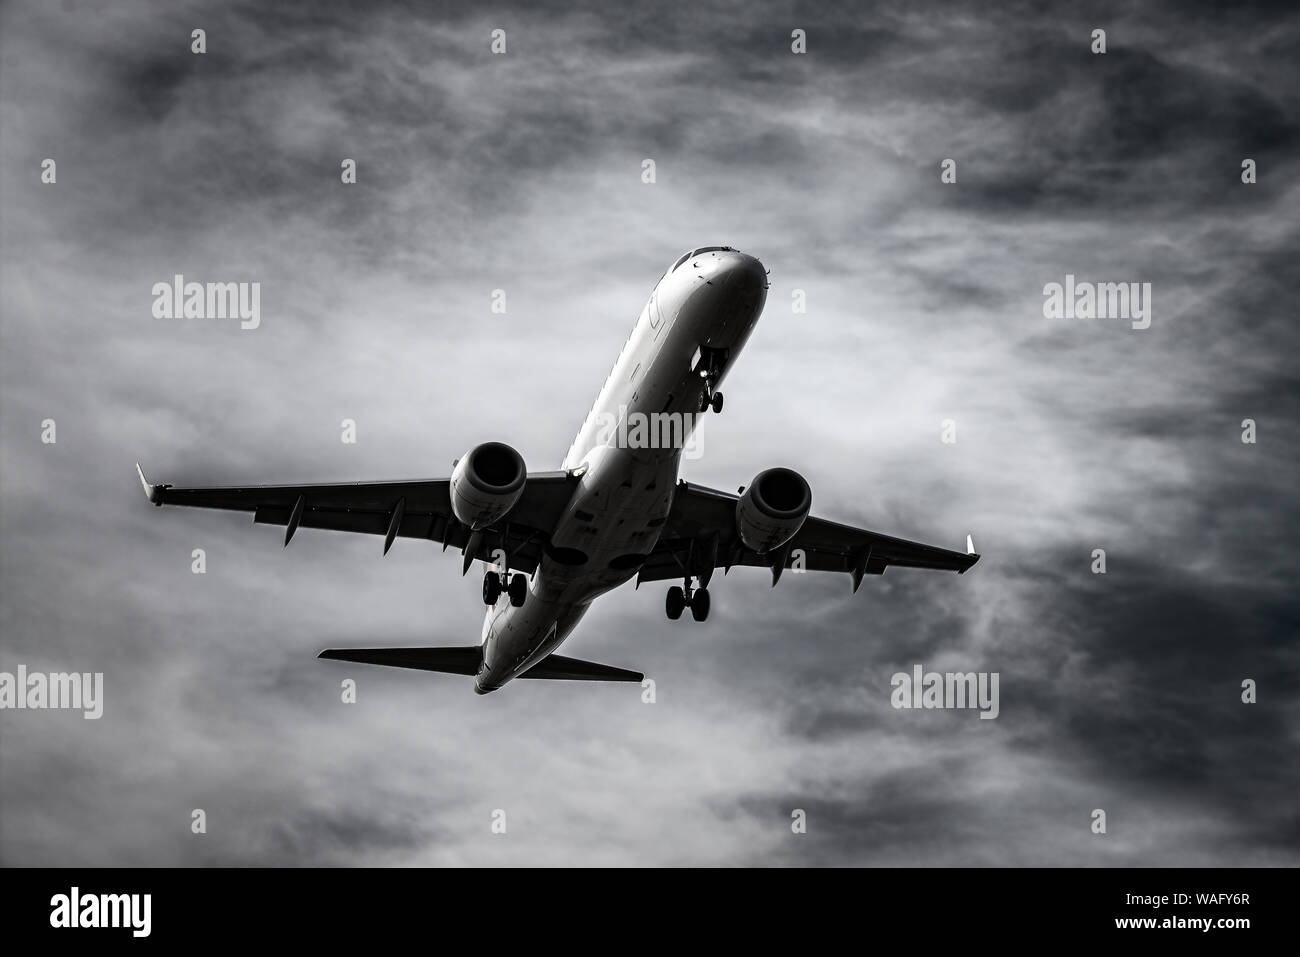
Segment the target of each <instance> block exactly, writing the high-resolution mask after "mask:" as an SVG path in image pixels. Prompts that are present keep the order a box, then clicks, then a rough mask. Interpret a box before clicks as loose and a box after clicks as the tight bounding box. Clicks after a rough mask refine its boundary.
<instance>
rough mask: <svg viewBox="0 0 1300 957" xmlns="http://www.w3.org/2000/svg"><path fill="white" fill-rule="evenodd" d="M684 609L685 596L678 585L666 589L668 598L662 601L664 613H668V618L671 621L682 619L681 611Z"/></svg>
mask: <svg viewBox="0 0 1300 957" xmlns="http://www.w3.org/2000/svg"><path fill="white" fill-rule="evenodd" d="M685 608H686V595H685V593H684V592H683V591H682V589H681V586H680V585H674V586H673V587H672V588H670V589H668V597H667V598H665V599H664V611H666V612H668V617H669V618H670V619H672V620H673V621H676V620H677V619H678V618H680V617H682V610H683V609H685Z"/></svg>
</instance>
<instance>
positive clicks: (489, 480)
mask: <svg viewBox="0 0 1300 957" xmlns="http://www.w3.org/2000/svg"><path fill="white" fill-rule="evenodd" d="M527 476H528V471H527V469H525V468H524V459H523V456H521V455H520V454H519V453H518V452H516V451H515V450H514V449H512V448H511V447H510V446H508V445H506V444H505V443H503V442H484V443H483V444H482V445H476V446H474V448H472V449H470V450H469V451H468V452H466V453H465V454H464V455H462V456H461V457H460V459H459V461H457V462H456V467H455V468H454V469H452V471H451V511H452V514H454V515H455V516H456V519H457V520H458V521H459V522H460V523H461V524H463V525H468V526H469V527H470V528H472V529H480V528H484V527H486V526H488V525H491V524H492V523H493V522H497V521H500V519H501V518H503V517H504V516H505V514H506V512H508V511H510V509H512V508H513V507H514V505H515V503H516V502H517V501H519V496H520V495H522V494H523V492H524V479H525V478H527Z"/></svg>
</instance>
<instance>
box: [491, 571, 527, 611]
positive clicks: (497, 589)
mask: <svg viewBox="0 0 1300 957" xmlns="http://www.w3.org/2000/svg"><path fill="white" fill-rule="evenodd" d="M502 591H504V592H505V593H506V595H508V596H509V598H510V604H511V605H513V606H514V607H515V608H518V607H520V606H521V605H523V603H524V599H525V598H526V597H527V596H528V579H527V578H525V577H524V576H523V575H521V574H520V573H519V572H515V574H513V575H511V576H510V579H509V582H508V584H506V585H505V586H504V587H502V585H501V576H500V575H499V574H497V573H496V572H485V573H484V575H483V604H485V605H495V604H496V603H497V600H498V599H499V598H500V597H501V592H502Z"/></svg>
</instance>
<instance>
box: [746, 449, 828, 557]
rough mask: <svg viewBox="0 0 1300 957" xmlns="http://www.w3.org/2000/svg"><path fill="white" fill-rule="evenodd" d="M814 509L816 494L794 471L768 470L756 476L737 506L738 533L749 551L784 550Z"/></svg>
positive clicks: (761, 552)
mask: <svg viewBox="0 0 1300 957" xmlns="http://www.w3.org/2000/svg"><path fill="white" fill-rule="evenodd" d="M811 509H812V490H811V489H809V488H808V483H807V482H806V481H804V477H803V476H802V475H800V474H799V473H798V472H796V471H794V470H793V469H767V470H766V471H763V472H759V473H758V474H757V475H755V476H754V481H752V482H750V483H749V487H748V488H746V489H745V494H743V495H742V496H740V501H738V502H737V503H736V531H737V532H738V533H739V534H740V540H741V541H742V542H744V543H745V547H746V548H749V549H752V550H753V551H756V552H758V553H759V554H760V555H761V554H763V553H764V552H770V551H771V550H772V549H774V548H780V547H781V546H782V545H784V544H785V543H786V542H788V541H790V539H792V538H794V536H795V534H796V533H797V532H798V531H799V529H800V528H802V527H803V523H804V519H806V518H807V517H808V512H809V511H811Z"/></svg>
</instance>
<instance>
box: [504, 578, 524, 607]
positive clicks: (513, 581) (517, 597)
mask: <svg viewBox="0 0 1300 957" xmlns="http://www.w3.org/2000/svg"><path fill="white" fill-rule="evenodd" d="M507 592H508V593H509V595H510V604H511V605H513V606H514V607H516V608H519V607H521V606H522V605H523V603H524V598H525V597H526V596H527V595H528V579H527V578H525V577H524V576H523V575H520V574H518V573H516V574H514V575H511V576H510V585H509V587H508V588H507Z"/></svg>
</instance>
